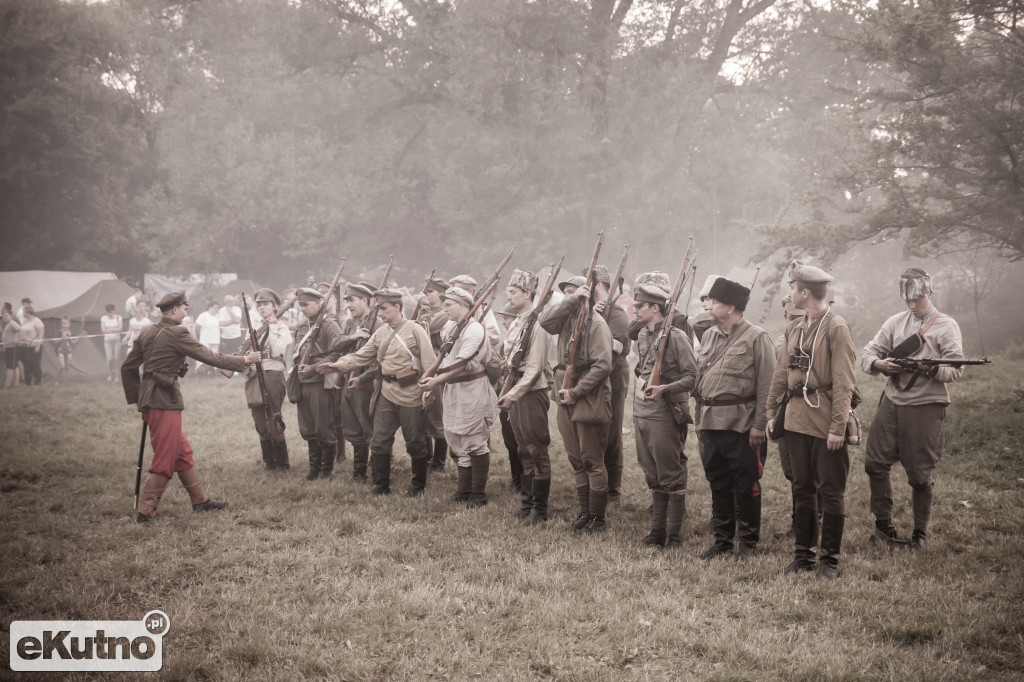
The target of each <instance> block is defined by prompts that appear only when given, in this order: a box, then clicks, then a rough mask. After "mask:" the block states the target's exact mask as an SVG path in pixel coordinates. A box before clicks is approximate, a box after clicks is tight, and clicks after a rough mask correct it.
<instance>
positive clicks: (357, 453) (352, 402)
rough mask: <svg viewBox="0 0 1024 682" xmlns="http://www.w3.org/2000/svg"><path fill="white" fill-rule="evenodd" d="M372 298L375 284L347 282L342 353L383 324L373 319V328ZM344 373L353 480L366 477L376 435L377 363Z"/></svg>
mask: <svg viewBox="0 0 1024 682" xmlns="http://www.w3.org/2000/svg"><path fill="white" fill-rule="evenodd" d="M372 300H373V286H372V285H371V284H369V283H367V282H359V283H358V284H356V283H354V282H349V283H348V284H346V285H345V306H346V308H347V309H348V313H349V315H348V319H347V320H346V325H345V327H343V328H342V335H341V337H340V338H339V339H338V352H339V353H341V354H342V355H347V354H349V353H352V352H354V351H355V350H356V346H357V345H358V344H359V341H360V340H361V339H368V338H370V334H371V333H372V332H374V331H376V330H377V329H379V328H380V325H381V321H380V319H375V320H374V321H373V329H370V328H369V324H370V301H372ZM341 376H342V380H343V381H345V391H344V392H343V393H342V395H341V413H342V417H341V423H342V426H343V428H344V434H345V440H347V441H348V442H349V443H351V444H352V480H354V481H365V480H366V467H367V464H368V463H369V461H370V438H371V437H372V436H373V417H372V415H371V414H370V399H371V397H372V396H373V379H374V372H373V363H372V362H370V363H368V364H366V365H365V366H363V367H358V368H356V369H355V370H353V371H352V372H350V373H349V374H347V375H346V374H342V375H341Z"/></svg>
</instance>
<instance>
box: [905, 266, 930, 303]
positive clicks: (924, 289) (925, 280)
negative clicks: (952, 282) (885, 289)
mask: <svg viewBox="0 0 1024 682" xmlns="http://www.w3.org/2000/svg"><path fill="white" fill-rule="evenodd" d="M931 294H932V278H931V275H929V274H928V273H927V272H925V271H924V270H922V269H921V268H910V269H909V270H907V271H906V272H904V273H903V274H902V275H900V296H902V297H903V300H904V301H913V300H915V299H918V298H921V297H922V296H931Z"/></svg>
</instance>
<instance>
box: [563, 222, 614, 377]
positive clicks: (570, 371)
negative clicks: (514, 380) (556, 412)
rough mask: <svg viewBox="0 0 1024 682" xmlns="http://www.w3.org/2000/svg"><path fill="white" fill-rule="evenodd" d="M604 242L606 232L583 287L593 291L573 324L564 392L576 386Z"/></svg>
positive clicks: (577, 312)
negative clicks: (596, 273)
mask: <svg viewBox="0 0 1024 682" xmlns="http://www.w3.org/2000/svg"><path fill="white" fill-rule="evenodd" d="M603 240H604V231H603V230H602V231H601V232H598V233H597V246H596V247H594V257H593V258H592V259H591V260H590V269H589V270H588V271H587V281H586V282H585V283H584V284H583V286H585V287H587V288H588V289H590V290H591V292H590V296H589V297H588V298H587V304H586V305H583V304H582V303H580V304H579V306H578V310H577V311H576V321H575V322H573V326H572V334H571V336H569V342H568V344H566V358H567V359H566V362H565V376H564V377H563V378H562V390H563V391H569V390H572V387H573V386H575V385H576V380H575V379H574V378H573V375H574V374H575V373H576V354H577V352H578V351H579V347H580V338H581V337H582V336H583V325H584V324H586V322H587V320H588V319H589V318H590V312H591V310H592V309H593V306H594V292H593V291H592V289H593V286H594V270H595V269H596V268H597V259H598V257H599V256H600V255H601V243H602V242H603Z"/></svg>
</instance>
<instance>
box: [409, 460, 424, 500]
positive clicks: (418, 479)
mask: <svg viewBox="0 0 1024 682" xmlns="http://www.w3.org/2000/svg"><path fill="white" fill-rule="evenodd" d="M427 466H428V462H427V457H425V456H424V457H413V458H412V465H411V466H410V468H411V469H412V482H411V483H410V485H409V490H407V491H406V493H405V496H406V497H419V496H420V495H422V494H423V491H424V490H425V489H426V487H427Z"/></svg>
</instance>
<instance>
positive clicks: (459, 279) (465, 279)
mask: <svg viewBox="0 0 1024 682" xmlns="http://www.w3.org/2000/svg"><path fill="white" fill-rule="evenodd" d="M448 286H450V287H460V288H462V289H476V280H475V279H473V278H472V277H470V276H469V275H456V276H455V277H452V278H451V279H450V280H448Z"/></svg>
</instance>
